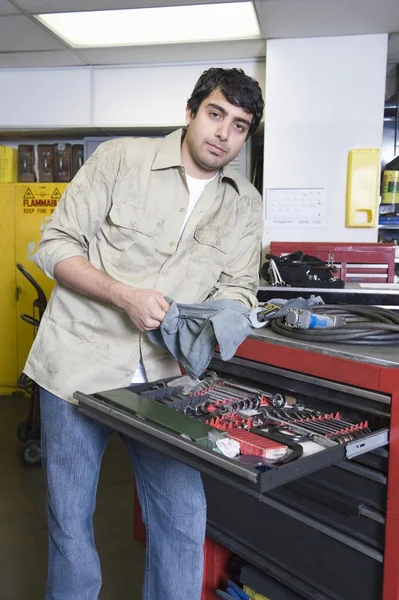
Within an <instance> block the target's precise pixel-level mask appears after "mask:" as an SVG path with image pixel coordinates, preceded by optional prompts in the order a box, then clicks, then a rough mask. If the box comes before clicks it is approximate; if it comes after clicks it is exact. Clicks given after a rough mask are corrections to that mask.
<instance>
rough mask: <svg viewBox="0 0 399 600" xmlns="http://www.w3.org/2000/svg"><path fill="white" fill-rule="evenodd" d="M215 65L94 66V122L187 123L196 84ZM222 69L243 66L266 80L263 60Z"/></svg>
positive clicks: (247, 71)
mask: <svg viewBox="0 0 399 600" xmlns="http://www.w3.org/2000/svg"><path fill="white" fill-rule="evenodd" d="M215 66H219V65H217V64H215V63H212V64H205V63H201V64H191V65H183V64H182V65H158V66H154V65H146V66H137V67H124V68H112V69H108V68H107V69H106V68H96V69H94V84H93V85H94V123H93V124H94V125H95V126H97V127H101V126H102V127H104V126H108V127H109V126H115V127H118V126H119V127H126V126H129V127H147V126H151V127H154V126H156V127H165V126H180V125H183V124H184V123H185V121H184V116H185V108H186V103H187V100H188V97H189V96H190V94H191V92H192V90H193V88H194V85H195V83H196V82H197V80H198V78H199V76H200V75H201V73H202V72H203V71H205V70H206V69H208V68H210V67H215ZM220 66H222V67H223V68H233V67H236V68H242V69H243V70H244V71H245V73H247V74H248V75H250V76H251V77H254V78H255V79H257V81H259V85H260V86H261V87H263V82H264V80H265V75H264V71H265V66H264V62H261V61H257V60H255V59H253V60H246V61H235V62H232V63H223V64H222V65H220Z"/></svg>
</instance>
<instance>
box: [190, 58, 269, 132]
mask: <svg viewBox="0 0 399 600" xmlns="http://www.w3.org/2000/svg"><path fill="white" fill-rule="evenodd" d="M216 89H220V91H221V92H222V94H223V96H224V97H225V98H226V100H227V101H228V102H230V104H233V105H234V106H239V107H240V108H242V109H243V110H245V112H247V113H250V114H251V115H253V120H252V123H251V126H250V128H249V131H248V135H247V138H249V137H250V136H251V135H252V134H253V133H254V132H255V131H256V130H257V128H258V125H259V123H260V121H261V119H262V114H263V108H264V106H265V103H264V102H263V98H262V91H261V89H260V87H259V84H258V82H257V81H256V80H255V79H253V78H252V77H249V75H246V74H245V73H244V71H243V70H242V69H222V68H212V69H208V70H207V71H204V72H203V73H202V75H201V77H200V78H199V79H198V81H197V83H196V84H195V88H194V90H193V93H192V94H191V96H190V98H189V99H188V101H187V108H188V109H189V110H191V112H192V115H193V117H195V115H196V114H197V112H198V109H199V107H200V105H201V103H202V102H203V100H205V98H207V97H208V96H209V94H211V93H212V92H213V91H214V90H216Z"/></svg>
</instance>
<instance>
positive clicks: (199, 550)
mask: <svg viewBox="0 0 399 600" xmlns="http://www.w3.org/2000/svg"><path fill="white" fill-rule="evenodd" d="M40 408H41V439H42V455H43V456H42V458H43V467H44V472H45V476H46V483H47V515H48V526H49V573H48V580H47V592H46V600H97V599H98V596H99V593H100V588H101V569H100V563H99V558H98V555H97V551H96V548H95V545H94V535H93V523H92V517H93V513H94V508H95V501H96V491H97V483H98V478H99V471H100V465H101V459H102V456H103V452H104V450H105V447H106V445H107V442H108V440H109V438H110V436H111V434H112V429H111V428H109V427H107V426H105V425H102V424H100V423H98V422H96V421H94V420H93V419H90V418H88V417H86V416H84V415H82V414H80V413H79V412H78V411H77V409H76V406H74V405H72V404H70V403H68V402H66V401H64V400H61V398H58V397H57V396H55V395H53V394H51V393H50V392H47V391H46V390H43V389H41V393H40ZM121 438H122V440H123V442H124V444H125V445H126V447H127V449H128V452H129V455H130V457H131V460H132V462H133V466H134V472H135V476H136V486H137V491H138V496H139V499H140V504H141V508H142V513H143V520H144V523H145V526H146V531H147V546H146V565H145V574H144V583H143V595H142V598H143V600H188V599H190V600H200V598H201V589H202V576H203V544H204V537H205V525H206V503H205V496H204V491H203V487H202V481H201V477H200V474H199V473H198V472H197V471H195V470H193V469H191V468H190V467H187V466H186V465H184V464H182V463H180V462H178V461H176V460H174V459H171V458H168V457H167V456H166V455H165V454H163V453H161V452H158V451H156V450H153V449H152V448H151V447H149V446H146V445H144V444H142V443H139V442H137V441H135V440H132V439H130V438H128V437H126V436H124V435H122V436H121Z"/></svg>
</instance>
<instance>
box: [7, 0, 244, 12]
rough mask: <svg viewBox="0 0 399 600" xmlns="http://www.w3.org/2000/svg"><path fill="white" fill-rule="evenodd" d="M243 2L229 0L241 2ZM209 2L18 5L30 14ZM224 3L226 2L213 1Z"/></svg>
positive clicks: (39, 1) (98, 0)
mask: <svg viewBox="0 0 399 600" xmlns="http://www.w3.org/2000/svg"><path fill="white" fill-rule="evenodd" d="M240 1H242V0H229V2H240ZM206 2H207V0H184V2H179V0H150V1H148V2H147V1H146V0H17V4H18V5H19V6H21V8H23V9H24V10H26V11H28V12H29V13H30V14H32V15H35V14H40V13H55V12H74V11H80V10H82V11H85V10H107V9H108V10H111V9H113V10H117V9H123V8H150V7H152V6H178V5H181V4H204V3H206ZM212 2H213V3H215V4H216V3H219V2H220V3H222V2H226V0H212Z"/></svg>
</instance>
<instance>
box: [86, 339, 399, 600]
mask: <svg viewBox="0 0 399 600" xmlns="http://www.w3.org/2000/svg"><path fill="white" fill-rule="evenodd" d="M210 368H211V369H213V370H215V371H216V372H217V373H220V374H222V375H223V376H224V377H234V376H235V377H238V378H243V377H244V378H245V379H246V380H248V381H250V382H251V384H252V385H254V386H256V385H260V384H266V383H267V386H268V387H269V388H273V389H274V390H275V391H278V390H279V389H281V390H282V391H283V390H284V391H285V392H286V393H291V394H292V395H295V396H296V397H297V398H299V399H300V400H302V401H304V399H308V400H309V401H311V400H313V401H314V402H319V403H321V405H326V406H327V405H328V406H330V405H332V406H334V407H335V406H336V407H337V410H341V408H342V409H344V408H346V409H347V410H349V409H350V410H353V411H354V412H355V413H357V414H359V415H360V414H361V420H363V418H367V419H370V420H374V421H373V422H374V423H375V427H373V432H372V434H371V435H369V436H366V437H364V438H362V439H361V440H358V441H356V442H350V443H348V444H347V445H346V446H340V445H338V446H335V447H334V448H332V449H327V450H325V451H323V452H320V453H318V454H317V453H316V454H314V455H311V456H308V457H305V458H303V459H302V458H300V459H299V460H298V461H292V462H291V463H290V464H287V465H284V466H282V467H272V468H271V469H268V470H266V471H265V472H262V473H259V472H258V473H257V474H255V473H254V472H252V471H251V472H249V471H248V470H247V469H245V470H244V471H243V468H242V467H241V466H240V467H239V469H237V466H236V464H234V465H232V464H231V462H230V461H229V460H228V459H225V458H223V457H220V456H214V455H212V457H211V459H210V460H208V459H207V454H206V452H205V451H204V450H203V449H202V450H201V452H200V453H198V451H197V448H196V446H195V444H193V443H192V442H190V441H185V440H183V439H182V438H181V437H178V436H175V435H174V434H173V433H171V432H170V431H166V430H164V429H163V428H162V427H159V426H158V427H157V426H155V425H152V424H151V423H149V422H148V423H147V424H146V423H145V422H143V420H142V419H137V418H135V417H134V416H130V415H128V414H126V413H124V412H123V411H122V412H120V411H119V410H118V409H117V408H114V407H113V406H111V405H107V404H104V401H103V400H102V398H101V394H96V395H95V396H87V395H85V394H81V393H79V394H77V395H75V397H76V398H77V399H78V401H79V410H80V411H81V412H83V413H84V414H87V415H89V416H92V417H93V418H97V419H98V420H100V421H101V422H104V423H106V424H109V425H110V426H112V427H114V428H115V429H116V430H117V431H121V432H122V433H125V434H127V435H130V436H131V437H133V438H135V439H138V440H141V441H142V442H144V443H151V444H152V445H153V446H154V447H156V448H158V449H159V450H161V451H163V452H166V453H168V454H169V455H170V456H173V457H175V458H177V459H178V460H182V461H183V462H185V463H186V464H189V465H191V466H193V467H195V468H198V469H199V470H200V471H201V472H202V477H203V481H204V487H205V492H206V496H207V503H208V523H207V535H208V539H207V543H206V545H205V576H204V590H203V596H202V600H214V599H215V594H214V590H215V589H216V587H217V586H218V585H220V584H222V583H223V581H225V579H226V576H227V575H228V572H227V571H228V564H229V559H230V556H231V554H236V555H238V556H239V557H241V558H242V559H243V560H244V561H246V562H247V563H249V564H251V565H253V566H254V567H256V569H258V570H259V571H260V572H262V573H264V574H265V576H266V575H267V576H268V577H269V578H270V577H271V578H273V580H277V581H279V582H280V584H283V585H284V586H285V587H286V589H287V590H289V594H290V595H289V596H288V597H290V598H291V597H295V598H297V599H298V600H304V599H305V600H399V352H398V348H397V347H395V346H385V347H382V346H374V347H369V346H356V345H349V344H347V345H343V344H324V343H323V344H321V343H315V342H300V341H298V340H295V339H294V340H292V339H290V338H283V337H281V336H279V335H278V334H276V333H274V332H273V331H270V330H269V329H268V328H266V329H260V330H256V331H254V333H253V334H252V335H251V336H250V337H249V338H248V339H247V340H246V341H245V342H244V343H243V344H242V345H241V346H240V347H239V348H238V351H237V353H236V355H235V357H234V358H233V359H232V360H231V361H228V362H224V361H222V360H221V358H220V355H219V354H218V353H215V355H214V358H213V359H212V362H211V365H210ZM104 395H106V392H104ZM305 404H306V403H305ZM334 410H335V408H334ZM188 418H190V417H188ZM370 422H371V421H370ZM353 445H354V446H353ZM363 446H364V448H363ZM140 532H141V540H142V539H143V530H142V523H141V518H140V513H139V510H137V506H136V507H135V537H136V538H138V539H140ZM262 593H263V594H265V592H262ZM266 595H267V593H266ZM287 595H288V592H287ZM270 598H271V600H277V599H275V598H273V595H272V594H270Z"/></svg>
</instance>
